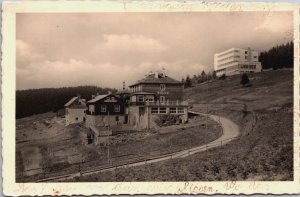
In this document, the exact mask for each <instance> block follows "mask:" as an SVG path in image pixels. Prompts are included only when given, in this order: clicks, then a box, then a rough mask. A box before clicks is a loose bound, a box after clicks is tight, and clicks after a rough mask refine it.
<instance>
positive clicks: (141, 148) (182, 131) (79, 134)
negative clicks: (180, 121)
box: [16, 116, 222, 182]
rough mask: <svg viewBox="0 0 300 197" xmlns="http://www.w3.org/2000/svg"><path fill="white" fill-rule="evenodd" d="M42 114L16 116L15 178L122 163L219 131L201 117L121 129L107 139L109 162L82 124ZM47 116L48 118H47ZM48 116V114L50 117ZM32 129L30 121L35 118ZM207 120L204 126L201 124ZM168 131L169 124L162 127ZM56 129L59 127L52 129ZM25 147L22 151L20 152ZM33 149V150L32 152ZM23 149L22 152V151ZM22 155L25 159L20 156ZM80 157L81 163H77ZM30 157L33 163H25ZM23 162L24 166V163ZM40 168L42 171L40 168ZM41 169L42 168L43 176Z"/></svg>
mask: <svg viewBox="0 0 300 197" xmlns="http://www.w3.org/2000/svg"><path fill="white" fill-rule="evenodd" d="M44 118H46V119H47V117H44V116H42V117H39V116H33V117H31V118H26V119H20V120H18V123H17V125H18V126H19V127H20V125H23V126H22V127H21V128H19V129H17V136H18V137H17V139H18V142H19V143H17V151H16V154H17V158H16V162H17V181H18V182H31V181H34V180H38V179H42V178H45V177H53V176H59V175H64V174H70V173H77V172H78V171H79V169H80V168H81V169H82V170H88V169H94V168H95V167H99V166H108V165H117V164H124V163H126V162H129V161H130V162H133V161H136V160H140V159H146V158H151V157H154V156H159V155H162V154H167V153H171V152H176V151H180V150H184V149H186V148H187V147H195V146H199V145H201V144H205V143H206V142H208V141H213V140H215V139H217V138H218V137H220V135H221V134H222V130H221V127H220V126H219V125H218V124H216V123H215V122H213V121H211V120H208V121H207V119H206V118H205V117H202V116H198V117H197V119H196V120H192V121H190V123H188V124H184V125H173V126H171V128H172V129H173V130H174V132H166V133H159V132H153V131H139V132H130V133H128V132H125V133H124V134H118V135H116V136H113V137H112V138H111V139H110V149H109V152H110V164H108V158H107V153H108V150H107V146H99V145H98V146H95V145H93V144H90V145H86V143H85V141H86V138H85V134H84V133H85V132H86V129H85V128H84V127H83V125H80V124H78V125H69V126H68V127H64V125H57V124H56V123H55V122H53V121H52V123H51V128H47V127H46V126H45V125H44V124H42V122H44ZM48 119H49V118H48ZM50 119H51V118H50ZM36 120H39V121H38V124H37V123H36V125H38V128H37V129H34V128H33V127H34V126H33V125H34V124H33V122H37V121H36ZM206 123H207V130H208V131H210V132H209V133H207V131H206V129H205V127H204V126H202V124H206ZM164 128H165V130H167V131H168V128H170V127H164ZM56 129H60V130H61V131H59V132H56ZM24 149H26V150H27V151H26V154H27V155H25V154H24V151H23V150H24ZM33 151H35V152H33ZM22 152H23V154H22ZM24 159H25V160H24ZM81 160H82V161H83V163H80V162H81ZM27 161H32V163H33V164H36V165H34V166H29V167H28V164H27ZM26 165H27V168H25V166H26ZM36 168H42V169H38V171H37V173H35V174H36V175H33V176H29V175H27V176H26V173H27V171H26V172H25V173H24V174H23V175H25V176H22V172H23V171H24V170H26V169H36ZM40 171H42V172H40ZM43 172H45V177H44V174H43Z"/></svg>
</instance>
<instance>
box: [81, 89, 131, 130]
mask: <svg viewBox="0 0 300 197" xmlns="http://www.w3.org/2000/svg"><path fill="white" fill-rule="evenodd" d="M127 122H128V116H127V114H126V111H125V104H124V102H123V100H121V99H120V98H119V97H118V96H116V95H114V94H111V93H109V94H106V95H97V96H95V97H94V98H93V99H91V100H89V101H88V102H87V111H86V121H85V124H86V127H88V128H90V127H91V126H97V127H108V126H110V127H113V126H117V125H121V124H126V123H127Z"/></svg>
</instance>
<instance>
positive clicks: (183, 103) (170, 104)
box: [145, 101, 189, 107]
mask: <svg viewBox="0 0 300 197" xmlns="http://www.w3.org/2000/svg"><path fill="white" fill-rule="evenodd" d="M188 105H189V104H188V102H186V101H165V102H163V103H161V102H159V101H155V102H149V101H147V102H145V106H166V107H173V106H174V107H175V106H188Z"/></svg>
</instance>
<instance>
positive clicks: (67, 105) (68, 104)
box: [65, 96, 78, 107]
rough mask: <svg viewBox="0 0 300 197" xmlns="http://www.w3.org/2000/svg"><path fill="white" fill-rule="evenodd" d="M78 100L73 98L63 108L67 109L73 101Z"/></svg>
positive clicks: (76, 97)
mask: <svg viewBox="0 0 300 197" xmlns="http://www.w3.org/2000/svg"><path fill="white" fill-rule="evenodd" d="M77 99H78V96H75V97H73V98H72V99H71V100H69V101H68V102H67V103H66V104H65V107H69V106H70V105H71V104H72V103H73V102H74V101H76V100H77Z"/></svg>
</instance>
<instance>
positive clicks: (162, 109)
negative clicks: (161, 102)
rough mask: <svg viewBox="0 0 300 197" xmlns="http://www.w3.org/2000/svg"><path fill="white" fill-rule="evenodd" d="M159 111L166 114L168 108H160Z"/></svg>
mask: <svg viewBox="0 0 300 197" xmlns="http://www.w3.org/2000/svg"><path fill="white" fill-rule="evenodd" d="M159 113H160V114H165V113H167V108H165V107H161V108H159Z"/></svg>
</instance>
